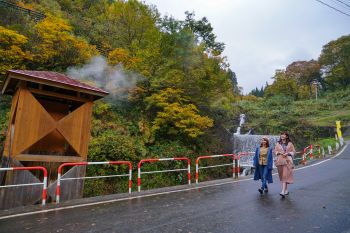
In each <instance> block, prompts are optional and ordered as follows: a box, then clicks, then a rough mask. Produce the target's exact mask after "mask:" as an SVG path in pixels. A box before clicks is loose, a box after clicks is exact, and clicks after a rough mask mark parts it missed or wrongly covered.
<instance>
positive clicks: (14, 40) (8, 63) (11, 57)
mask: <svg viewBox="0 0 350 233" xmlns="http://www.w3.org/2000/svg"><path fill="white" fill-rule="evenodd" d="M0 41H1V43H0V75H1V76H2V77H3V75H4V74H5V72H6V70H9V69H24V68H25V67H26V65H25V64H26V62H28V61H30V60H31V59H32V56H31V54H30V53H29V51H28V50H27V49H26V45H27V43H28V38H27V37H26V36H24V35H21V34H19V33H18V32H16V31H13V30H10V29H7V28H5V27H2V26H0Z"/></svg>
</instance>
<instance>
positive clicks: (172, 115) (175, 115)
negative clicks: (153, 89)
mask: <svg viewBox="0 0 350 233" xmlns="http://www.w3.org/2000/svg"><path fill="white" fill-rule="evenodd" d="M182 94H183V92H182V91H181V90H178V89H173V88H166V89H164V90H162V91H160V93H157V94H153V95H152V96H150V97H148V98H146V102H147V103H148V104H149V105H148V106H147V108H148V109H149V108H152V107H156V108H157V109H161V111H158V112H157V116H156V118H155V119H154V121H153V126H152V132H154V133H155V132H158V131H166V132H167V134H175V135H176V134H178V133H183V134H185V135H187V136H189V137H191V138H196V137H197V136H199V135H201V134H203V133H204V130H205V129H207V128H210V127H212V126H213V120H212V119H210V118H209V117H206V116H201V115H199V113H198V112H199V111H198V109H197V107H196V106H195V105H194V104H186V102H188V101H187V99H186V98H184V97H183V96H182Z"/></svg>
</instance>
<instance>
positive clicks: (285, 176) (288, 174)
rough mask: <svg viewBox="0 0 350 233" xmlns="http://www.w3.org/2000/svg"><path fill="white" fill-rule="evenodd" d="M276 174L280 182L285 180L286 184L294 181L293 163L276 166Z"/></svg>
mask: <svg viewBox="0 0 350 233" xmlns="http://www.w3.org/2000/svg"><path fill="white" fill-rule="evenodd" d="M277 171H278V176H279V178H280V181H281V182H282V183H284V182H286V183H288V184H293V183H294V177H293V164H291V163H287V164H286V165H282V166H277Z"/></svg>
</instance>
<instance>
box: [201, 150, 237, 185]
mask: <svg viewBox="0 0 350 233" xmlns="http://www.w3.org/2000/svg"><path fill="white" fill-rule="evenodd" d="M218 157H232V163H229V164H219V165H213V166H206V167H199V166H198V163H199V160H201V159H212V158H218ZM231 165H232V177H234V176H235V171H236V170H235V154H222V155H205V156H199V157H198V158H197V159H196V184H198V173H199V170H200V169H206V168H212V167H223V166H231Z"/></svg>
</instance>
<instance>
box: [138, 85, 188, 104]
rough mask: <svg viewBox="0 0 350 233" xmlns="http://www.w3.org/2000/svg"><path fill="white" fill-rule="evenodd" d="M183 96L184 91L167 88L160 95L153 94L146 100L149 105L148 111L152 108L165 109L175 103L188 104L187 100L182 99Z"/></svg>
mask: <svg viewBox="0 0 350 233" xmlns="http://www.w3.org/2000/svg"><path fill="white" fill-rule="evenodd" d="M182 94H183V91H182V90H179V89H174V88H166V89H164V90H161V91H160V92H159V93H156V94H153V95H151V96H150V97H147V98H146V99H145V101H146V103H148V106H147V109H149V108H151V107H160V108H164V107H166V106H167V105H168V104H169V103H174V102H179V103H181V102H186V101H187V99H186V98H184V97H182V96H181V95H182Z"/></svg>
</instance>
